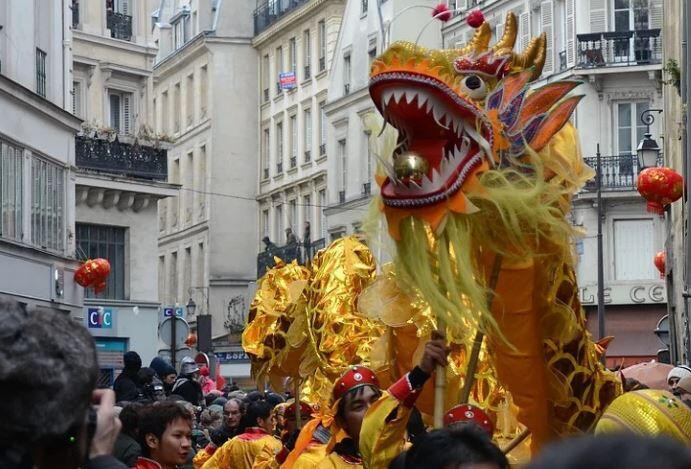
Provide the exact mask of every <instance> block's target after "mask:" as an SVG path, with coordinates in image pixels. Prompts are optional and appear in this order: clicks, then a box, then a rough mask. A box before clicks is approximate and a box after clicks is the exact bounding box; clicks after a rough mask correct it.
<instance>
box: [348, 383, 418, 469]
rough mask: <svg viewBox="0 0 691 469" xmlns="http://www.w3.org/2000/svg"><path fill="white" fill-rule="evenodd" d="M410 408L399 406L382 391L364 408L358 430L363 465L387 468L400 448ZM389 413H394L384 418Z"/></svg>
mask: <svg viewBox="0 0 691 469" xmlns="http://www.w3.org/2000/svg"><path fill="white" fill-rule="evenodd" d="M411 409H412V408H410V407H407V406H404V405H401V402H400V401H399V400H398V399H396V398H395V397H394V396H393V395H392V394H390V393H389V392H384V394H383V395H382V397H380V398H379V400H378V401H377V402H375V403H374V404H373V405H372V406H371V407H370V408H369V409H367V413H366V414H365V419H364V420H363V422H362V429H361V430H360V454H361V455H362V461H363V464H364V467H366V468H368V469H380V468H381V469H387V468H388V467H389V463H390V462H391V461H393V460H394V458H395V457H396V456H398V455H399V454H400V453H401V452H402V451H403V447H404V445H405V432H406V426H407V425H408V418H409V417H410V412H411ZM392 412H395V417H394V418H393V419H391V420H389V421H387V420H386V419H387V417H389V415H391V413H392Z"/></svg>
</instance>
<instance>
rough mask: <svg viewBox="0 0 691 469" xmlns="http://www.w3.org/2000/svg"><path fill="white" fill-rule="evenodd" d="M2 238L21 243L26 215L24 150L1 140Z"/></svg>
mask: <svg viewBox="0 0 691 469" xmlns="http://www.w3.org/2000/svg"><path fill="white" fill-rule="evenodd" d="M0 211H1V213H0V236H1V237H3V238H9V239H14V240H17V241H21V240H22V238H23V235H24V233H23V231H24V230H23V229H22V217H23V214H24V156H23V149H22V148H20V147H16V146H14V145H10V144H9V143H7V142H3V141H1V140H0Z"/></svg>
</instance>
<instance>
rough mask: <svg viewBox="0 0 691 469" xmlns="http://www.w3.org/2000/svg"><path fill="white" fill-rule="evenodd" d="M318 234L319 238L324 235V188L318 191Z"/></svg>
mask: <svg viewBox="0 0 691 469" xmlns="http://www.w3.org/2000/svg"><path fill="white" fill-rule="evenodd" d="M317 208H318V210H319V236H320V237H321V238H324V237H326V215H325V214H324V209H325V208H326V189H321V190H320V191H319V207H317Z"/></svg>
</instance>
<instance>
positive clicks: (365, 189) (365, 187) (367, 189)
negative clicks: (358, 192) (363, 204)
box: [362, 182, 372, 195]
mask: <svg viewBox="0 0 691 469" xmlns="http://www.w3.org/2000/svg"><path fill="white" fill-rule="evenodd" d="M371 193H372V183H371V182H365V183H363V184H362V195H370V194H371Z"/></svg>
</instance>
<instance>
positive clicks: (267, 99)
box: [264, 88, 269, 103]
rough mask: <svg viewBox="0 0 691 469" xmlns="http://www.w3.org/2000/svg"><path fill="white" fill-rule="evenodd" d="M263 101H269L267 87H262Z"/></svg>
mask: <svg viewBox="0 0 691 469" xmlns="http://www.w3.org/2000/svg"><path fill="white" fill-rule="evenodd" d="M264 102H265V103H267V102H269V88H264Z"/></svg>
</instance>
